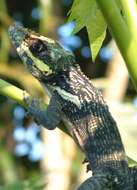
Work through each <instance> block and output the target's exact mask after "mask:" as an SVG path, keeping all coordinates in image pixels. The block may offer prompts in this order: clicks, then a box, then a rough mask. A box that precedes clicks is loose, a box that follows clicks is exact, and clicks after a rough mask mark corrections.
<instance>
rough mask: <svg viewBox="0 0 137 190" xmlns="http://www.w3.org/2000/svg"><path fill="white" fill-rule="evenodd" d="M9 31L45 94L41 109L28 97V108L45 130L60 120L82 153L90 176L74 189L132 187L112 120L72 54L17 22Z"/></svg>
mask: <svg viewBox="0 0 137 190" xmlns="http://www.w3.org/2000/svg"><path fill="white" fill-rule="evenodd" d="M9 36H10V39H11V41H12V43H13V45H14V46H15V48H16V50H17V52H18V54H19V56H20V58H21V59H22V61H23V62H24V63H25V66H26V68H27V69H28V71H29V72H30V73H31V74H32V75H33V76H34V77H35V78H37V79H38V80H39V82H40V83H41V85H42V86H43V87H44V88H45V90H46V92H48V94H49V95H50V102H49V105H48V107H47V108H45V107H44V106H41V101H39V100H36V99H35V100H32V101H31V102H29V103H28V111H29V113H30V114H31V115H32V116H33V117H34V118H35V120H36V121H37V122H38V124H41V125H43V126H44V127H45V128H47V129H49V130H52V129H55V128H56V127H57V126H58V125H59V123H60V121H61V120H62V121H63V122H64V123H65V125H66V127H67V128H68V130H69V132H70V134H71V136H72V137H73V139H74V141H75V142H76V143H77V144H78V145H79V147H80V148H81V149H82V151H83V152H84V154H85V156H86V160H85V162H87V163H88V164H87V168H88V169H89V170H92V176H91V177H90V178H88V179H87V180H86V181H84V182H83V183H82V184H81V185H80V186H79V187H78V189H77V190H115V189H117V190H135V189H137V168H136V167H132V168H131V167H129V166H128V162H127V156H126V153H125V150H124V146H123V143H122V140H121V136H120V133H119V131H118V128H117V123H116V121H115V120H114V118H113V117H112V115H111V113H110V111H109V108H108V106H107V104H106V102H105V100H104V99H103V96H102V94H101V92H100V91H99V90H98V89H97V88H96V87H94V86H93V85H92V83H91V81H90V79H89V78H88V77H87V76H86V75H85V74H84V73H83V72H82V71H81V69H80V66H79V65H78V64H77V62H76V59H75V56H74V55H73V53H71V52H69V51H66V50H64V49H63V47H62V46H61V45H60V44H59V42H57V41H55V40H53V39H50V38H47V37H44V36H42V35H40V34H38V33H36V32H34V31H32V30H30V29H27V28H24V27H23V26H21V25H19V24H14V25H12V26H10V28H9Z"/></svg>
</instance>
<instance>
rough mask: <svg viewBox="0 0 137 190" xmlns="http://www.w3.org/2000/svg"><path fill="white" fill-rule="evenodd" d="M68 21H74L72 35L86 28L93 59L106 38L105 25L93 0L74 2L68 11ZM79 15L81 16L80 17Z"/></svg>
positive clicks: (76, 0)
mask: <svg viewBox="0 0 137 190" xmlns="http://www.w3.org/2000/svg"><path fill="white" fill-rule="evenodd" d="M70 12H71V14H70V17H69V21H72V20H76V27H75V29H74V31H73V33H77V32H78V31H79V30H81V29H82V28H83V27H86V28H87V32H88V35H89V40H90V46H91V51H92V59H93V61H95V58H96V56H97V54H98V52H99V50H100V48H101V46H102V43H103V41H104V38H105V36H106V28H107V25H106V23H105V20H104V18H103V15H102V13H101V11H100V10H99V8H98V5H97V3H96V1H95V0H85V1H80V0H75V1H74V3H73V5H72V8H71V10H70ZM81 13H83V15H82V16H81Z"/></svg>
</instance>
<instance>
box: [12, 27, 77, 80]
mask: <svg viewBox="0 0 137 190" xmlns="http://www.w3.org/2000/svg"><path fill="white" fill-rule="evenodd" d="M9 36H10V38H11V40H12V43H13V45H14V46H15V48H16V49H17V52H18V54H19V56H20V57H21V59H22V60H23V62H24V63H25V65H26V66H27V68H28V70H29V71H30V72H31V74H32V75H33V76H35V77H36V78H38V79H40V78H41V77H44V78H46V77H47V78H48V77H49V76H51V75H55V74H57V73H58V72H61V71H66V70H67V69H69V67H70V65H72V66H73V65H74V64H75V57H74V55H73V54H72V53H71V52H68V51H65V50H64V49H63V48H62V47H61V45H60V44H59V43H58V42H56V41H54V40H52V39H50V38H47V37H44V36H41V35H39V34H37V33H35V32H33V31H31V30H29V29H27V28H24V27H22V26H20V25H18V24H15V25H13V26H10V28H9Z"/></svg>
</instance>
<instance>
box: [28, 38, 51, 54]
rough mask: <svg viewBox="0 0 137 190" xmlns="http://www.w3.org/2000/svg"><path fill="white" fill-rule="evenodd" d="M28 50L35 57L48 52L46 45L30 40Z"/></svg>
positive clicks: (37, 40)
mask: <svg viewBox="0 0 137 190" xmlns="http://www.w3.org/2000/svg"><path fill="white" fill-rule="evenodd" d="M29 49H30V51H31V52H32V54H33V55H35V56H41V54H42V55H43V54H45V53H46V51H47V50H48V48H47V46H46V44H44V43H43V42H42V41H41V40H39V39H31V42H30V46H29Z"/></svg>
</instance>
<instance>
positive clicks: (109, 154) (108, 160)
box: [50, 67, 127, 171]
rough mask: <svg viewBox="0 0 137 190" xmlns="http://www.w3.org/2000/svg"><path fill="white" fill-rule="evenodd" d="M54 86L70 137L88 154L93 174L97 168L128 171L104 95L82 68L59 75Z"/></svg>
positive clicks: (119, 138) (55, 78) (73, 68)
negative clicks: (67, 122) (70, 126)
mask: <svg viewBox="0 0 137 190" xmlns="http://www.w3.org/2000/svg"><path fill="white" fill-rule="evenodd" d="M50 85H51V86H53V88H54V92H55V93H56V95H57V97H58V100H59V102H60V104H61V107H62V112H63V115H65V117H66V118H67V119H68V120H69V122H71V123H72V128H71V129H70V130H71V133H72V135H73V136H74V138H75V140H76V142H77V143H78V144H79V145H80V147H81V149H82V150H83V151H84V152H85V154H86V157H87V160H88V161H89V163H90V167H91V168H92V170H93V171H94V170H96V169H97V168H98V167H99V168H103V167H111V168H123V166H125V168H127V161H126V156H125V152H124V148H123V144H122V141H121V137H120V135H119V131H118V129H117V126H116V122H115V121H114V119H113V118H112V116H111V114H110V112H109V110H108V106H107V105H106V103H105V101H104V99H103V97H102V95H101V92H100V91H98V90H97V89H96V88H95V87H94V86H93V85H92V84H91V82H90V80H89V79H88V78H87V77H86V76H85V75H84V74H83V73H82V71H81V70H80V68H79V67H71V68H70V69H69V70H68V71H66V72H62V73H59V74H58V75H56V76H55V77H54V78H53V79H52V81H51V82H50Z"/></svg>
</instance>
